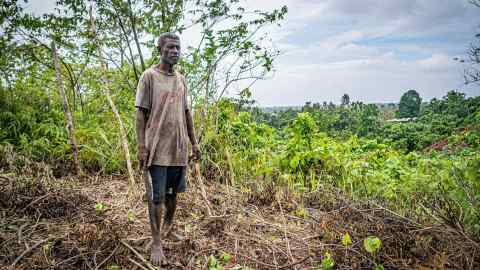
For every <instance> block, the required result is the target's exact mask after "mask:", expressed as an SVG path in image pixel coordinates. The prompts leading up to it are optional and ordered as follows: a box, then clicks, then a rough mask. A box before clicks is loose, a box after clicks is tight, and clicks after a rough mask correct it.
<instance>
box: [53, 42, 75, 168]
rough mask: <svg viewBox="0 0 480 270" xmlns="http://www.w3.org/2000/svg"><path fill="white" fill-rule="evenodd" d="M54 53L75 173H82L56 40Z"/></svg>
mask: <svg viewBox="0 0 480 270" xmlns="http://www.w3.org/2000/svg"><path fill="white" fill-rule="evenodd" d="M52 53H53V62H54V65H55V74H56V76H57V84H58V90H59V92H60V96H61V97H62V103H63V113H64V114H65V119H66V121H67V131H68V136H69V140H70V146H71V147H72V157H73V168H74V170H75V174H81V173H82V169H81V167H80V162H79V159H78V147H77V140H76V139H75V128H74V126H73V117H72V113H71V112H70V108H69V106H68V100H67V96H66V94H65V88H64V84H63V79H62V73H61V69H60V61H59V59H58V53H57V48H56V46H55V42H54V41H52Z"/></svg>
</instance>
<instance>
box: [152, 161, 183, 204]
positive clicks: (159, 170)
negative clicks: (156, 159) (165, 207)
mask: <svg viewBox="0 0 480 270" xmlns="http://www.w3.org/2000/svg"><path fill="white" fill-rule="evenodd" d="M148 170H149V171H150V176H151V177H152V201H153V203H160V202H163V201H164V200H165V196H166V195H167V194H177V193H179V192H185V190H186V189H187V181H186V176H185V174H186V171H187V170H186V167H185V166H157V165H152V166H150V168H148Z"/></svg>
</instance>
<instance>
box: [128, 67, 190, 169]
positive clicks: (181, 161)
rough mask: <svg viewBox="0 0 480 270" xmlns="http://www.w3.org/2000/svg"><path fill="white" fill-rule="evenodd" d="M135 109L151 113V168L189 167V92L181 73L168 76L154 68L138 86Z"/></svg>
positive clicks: (148, 136) (148, 143)
mask: <svg viewBox="0 0 480 270" xmlns="http://www.w3.org/2000/svg"><path fill="white" fill-rule="evenodd" d="M135 107H141V108H145V109H147V110H148V111H149V117H148V120H147V126H146V130H145V145H146V148H147V151H149V157H148V166H150V165H160V166H186V165H187V162H188V133H187V120H186V116H185V111H186V110H188V105H187V88H186V84H185V78H184V77H183V76H182V75H181V74H179V73H178V72H174V73H173V74H167V73H165V72H163V71H161V70H160V69H159V68H158V65H154V66H152V67H150V68H149V69H147V70H145V72H143V74H142V76H141V77H140V80H139V82H138V86H137V95H136V98H135Z"/></svg>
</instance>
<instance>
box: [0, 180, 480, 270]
mask: <svg viewBox="0 0 480 270" xmlns="http://www.w3.org/2000/svg"><path fill="white" fill-rule="evenodd" d="M47 175H48V174H47ZM190 179H193V178H192V177H191V178H190ZM139 180H140V179H139ZM0 181H1V183H0V229H1V230H0V267H1V268H2V269H8V268H9V267H12V266H13V267H12V269H154V268H153V267H152V266H151V265H149V264H148V262H147V261H146V259H148V249H149V239H150V227H149V225H148V220H147V213H146V211H147V209H146V204H145V202H143V200H142V198H143V186H142V185H138V186H136V187H135V188H134V189H133V192H130V193H128V188H127V179H126V178H123V177H93V176H89V177H82V178H72V177H67V178H61V179H54V178H52V177H49V176H36V177H27V176H25V175H16V174H14V173H12V174H6V173H3V174H1V176H0ZM138 182H141V181H138ZM196 186H197V183H196V182H195V183H192V182H190V183H189V190H188V191H187V193H184V194H181V195H180V198H179V207H178V212H177V219H176V221H177V229H178V230H179V232H180V233H182V234H183V235H184V236H185V237H186V240H185V241H183V242H171V241H166V250H165V251H166V255H167V256H168V258H169V259H170V261H171V266H170V267H169V268H170V269H206V268H208V267H207V260H208V257H210V256H215V257H216V258H217V259H218V260H219V262H220V263H221V264H222V266H223V267H224V268H227V269H229V268H233V267H235V266H236V265H238V266H249V267H250V268H252V269H314V268H315V267H318V266H319V265H320V262H321V260H322V258H323V257H324V255H325V253H326V252H329V253H331V254H332V255H333V258H334V260H335V263H336V265H335V267H336V269H373V267H374V263H381V264H383V265H384V266H385V268H386V269H480V248H479V243H478V241H477V242H475V241H473V242H472V241H468V240H466V239H465V238H464V237H463V236H462V235H460V234H458V233H456V232H455V231H453V230H450V229H448V228H447V227H443V226H439V225H438V226H434V225H432V224H423V225H420V224H417V223H416V222H415V221H412V220H408V219H406V218H402V217H399V216H398V215H396V214H395V213H392V212H390V211H388V210H386V209H384V208H382V207H381V206H378V205H374V204H369V203H356V202H352V201H349V200H347V199H345V198H344V197H343V196H342V195H341V194H340V193H339V192H338V191H335V190H333V189H324V190H323V191H317V192H313V193H306V194H303V195H299V194H294V193H291V192H289V191H288V190H286V189H284V188H281V187H275V186H273V185H267V186H264V187H263V188H259V187H257V185H250V186H249V188H246V187H244V189H242V190H237V189H235V188H232V187H228V186H224V185H219V184H213V183H208V182H207V183H206V193H207V199H208V203H209V205H210V206H211V208H212V215H213V216H209V215H208V214H207V211H206V207H205V200H204V198H203V197H202V195H201V192H200V189H199V188H197V187H196ZM98 202H101V203H102V205H104V206H105V209H104V210H103V211H98V210H96V209H95V204H96V203H98ZM129 213H130V214H129ZM347 232H348V233H349V235H350V236H351V238H352V241H353V244H352V245H351V246H349V247H344V246H343V245H342V244H341V241H340V238H341V236H342V235H343V234H344V233H347ZM371 235H374V236H377V237H379V238H380V239H381V240H382V247H381V249H380V252H379V253H378V254H377V256H376V257H375V258H374V257H372V256H371V255H369V254H368V253H367V252H366V251H365V250H364V248H363V243H362V242H363V239H364V238H365V237H367V236H371ZM225 253H226V254H229V255H230V257H231V259H229V260H223V259H222V257H223V255H224V254H225ZM116 266H118V267H119V268H115V267H116Z"/></svg>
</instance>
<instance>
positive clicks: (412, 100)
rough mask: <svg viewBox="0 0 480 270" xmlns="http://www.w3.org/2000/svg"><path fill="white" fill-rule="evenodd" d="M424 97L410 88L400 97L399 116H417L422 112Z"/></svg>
mask: <svg viewBox="0 0 480 270" xmlns="http://www.w3.org/2000/svg"><path fill="white" fill-rule="evenodd" d="M421 103H422V99H421V98H420V95H419V94H418V92H417V91H415V90H408V91H407V92H405V93H404V94H403V95H402V97H401V98H400V105H399V110H398V117H400V118H407V117H417V116H418V115H419V114H420V104H421Z"/></svg>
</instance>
